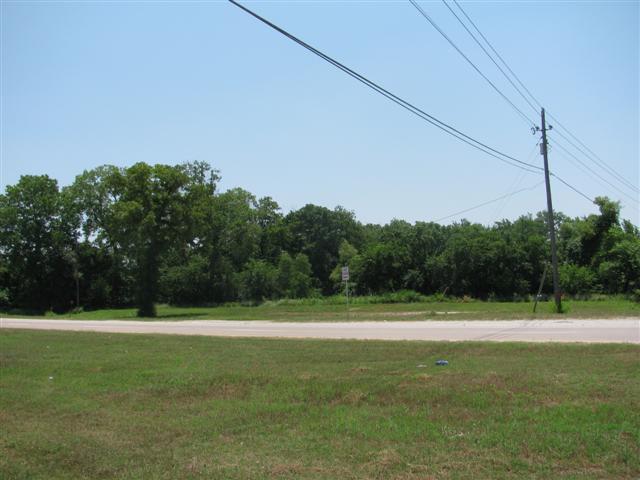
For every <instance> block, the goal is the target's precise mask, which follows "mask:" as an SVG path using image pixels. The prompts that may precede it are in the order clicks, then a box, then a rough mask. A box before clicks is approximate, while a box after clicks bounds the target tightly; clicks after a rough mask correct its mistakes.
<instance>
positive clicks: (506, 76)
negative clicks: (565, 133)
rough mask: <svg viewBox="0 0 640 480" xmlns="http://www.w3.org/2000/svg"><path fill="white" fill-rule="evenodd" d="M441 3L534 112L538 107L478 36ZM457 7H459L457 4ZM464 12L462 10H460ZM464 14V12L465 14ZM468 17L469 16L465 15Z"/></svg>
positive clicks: (443, 1)
mask: <svg viewBox="0 0 640 480" xmlns="http://www.w3.org/2000/svg"><path fill="white" fill-rule="evenodd" d="M442 3H444V5H445V7H447V8H448V9H449V11H450V12H451V13H452V14H453V16H454V17H456V20H458V22H459V23H460V25H462V26H463V27H464V29H465V30H466V31H467V33H468V34H469V35H470V36H471V38H473V40H474V41H475V42H476V43H477V44H478V46H479V47H480V48H481V49H482V51H483V52H484V53H485V54H486V55H487V57H489V60H491V61H492V62H493V64H494V65H495V66H496V68H497V69H498V70H500V73H502V75H504V78H506V79H507V81H508V82H509V83H510V84H511V86H512V87H513V88H515V89H516V92H518V93H519V94H520V96H521V97H522V98H523V99H524V101H525V102H527V103H528V104H529V106H530V107H531V108H532V109H533V111H534V112H536V113H537V112H538V108H536V107H535V106H534V105H533V103H531V101H530V100H529V99H528V98H527V97H526V96H525V95H524V93H522V92H521V91H520V89H519V88H518V86H517V85H516V84H515V83H513V80H511V77H509V75H507V73H506V72H505V71H504V70H503V69H502V67H501V66H500V65H498V62H496V61H495V59H494V58H493V56H492V55H491V54H490V53H489V52H487V49H486V48H484V45H482V43H481V42H480V40H478V38H477V37H476V36H475V35H474V34H473V32H472V31H471V30H469V27H467V25H466V24H465V23H464V22H463V21H462V19H461V18H460V17H459V16H458V14H457V13H456V12H455V11H454V10H453V8H451V5H449V3H447V1H446V0H442ZM458 7H460V6H459V5H458ZM462 13H464V11H463V12H462ZM465 15H466V14H465ZM467 18H469V17H467Z"/></svg>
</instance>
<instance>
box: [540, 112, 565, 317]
mask: <svg viewBox="0 0 640 480" xmlns="http://www.w3.org/2000/svg"><path fill="white" fill-rule="evenodd" d="M552 128H553V127H551V126H549V130H551V129H552ZM541 130H542V145H541V147H542V156H543V157H544V183H545V186H546V187H547V223H548V224H549V239H550V240H551V274H552V277H553V296H554V298H555V301H556V312H558V313H562V297H561V295H560V282H559V279H558V252H557V251H556V227H555V222H554V220H553V205H552V204H551V183H550V182H549V159H548V158H547V150H548V148H547V124H546V121H545V118H544V108H543V109H542V128H541Z"/></svg>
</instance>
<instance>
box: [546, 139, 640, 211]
mask: <svg viewBox="0 0 640 480" xmlns="http://www.w3.org/2000/svg"><path fill="white" fill-rule="evenodd" d="M551 143H552V145H555V146H556V147H558V148H560V149H561V150H562V151H564V152H565V153H566V154H567V155H569V156H570V157H571V158H573V159H574V160H575V161H577V162H578V163H579V164H580V165H582V166H583V167H584V168H585V169H586V170H587V171H589V172H591V174H592V175H593V176H595V177H597V178H599V179H600V180H601V181H603V182H605V183H606V184H607V185H609V186H610V187H611V188H613V189H615V190H616V191H617V192H618V193H620V194H622V195H624V196H625V197H627V198H629V199H631V200H632V201H634V202H635V203H640V202H638V200H637V199H635V198H633V197H631V196H629V195H627V193H626V192H624V191H622V190H620V189H619V188H618V187H616V186H615V185H614V184H612V183H611V182H609V181H608V180H607V179H606V178H603V177H602V176H601V175H600V174H599V173H598V172H596V171H594V170H593V169H592V168H591V167H589V166H588V165H587V164H585V163H584V162H583V161H582V160H580V159H579V158H578V157H576V156H575V155H574V154H573V153H571V152H570V151H569V150H567V149H566V148H565V147H564V146H563V145H562V144H560V143H558V142H557V141H553V142H551ZM560 154H562V152H560ZM565 158H567V157H565Z"/></svg>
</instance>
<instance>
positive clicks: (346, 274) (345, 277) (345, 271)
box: [342, 267, 349, 282]
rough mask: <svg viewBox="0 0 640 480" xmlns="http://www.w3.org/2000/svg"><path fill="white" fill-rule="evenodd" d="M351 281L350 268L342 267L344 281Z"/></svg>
mask: <svg viewBox="0 0 640 480" xmlns="http://www.w3.org/2000/svg"><path fill="white" fill-rule="evenodd" d="M347 280H349V267H342V281H343V282H346V281H347Z"/></svg>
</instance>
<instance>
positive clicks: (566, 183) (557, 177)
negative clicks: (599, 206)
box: [549, 172, 596, 203]
mask: <svg viewBox="0 0 640 480" xmlns="http://www.w3.org/2000/svg"><path fill="white" fill-rule="evenodd" d="M549 175H551V176H552V177H553V178H556V179H558V181H559V182H561V183H563V184H565V185H566V186H567V187H569V188H570V189H571V190H573V191H574V192H576V193H577V194H578V195H580V196H582V197H584V198H586V199H587V200H588V201H589V202H590V203H596V202H595V201H594V200H593V198H591V197H589V195H587V194H585V193H582V192H581V191H580V190H578V189H577V188H576V187H574V186H573V185H571V184H569V183H568V182H565V181H564V180H563V179H562V178H560V177H559V176H558V175H556V174H555V173H553V172H549Z"/></svg>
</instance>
